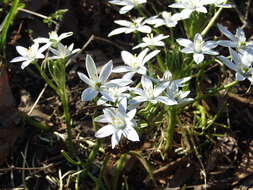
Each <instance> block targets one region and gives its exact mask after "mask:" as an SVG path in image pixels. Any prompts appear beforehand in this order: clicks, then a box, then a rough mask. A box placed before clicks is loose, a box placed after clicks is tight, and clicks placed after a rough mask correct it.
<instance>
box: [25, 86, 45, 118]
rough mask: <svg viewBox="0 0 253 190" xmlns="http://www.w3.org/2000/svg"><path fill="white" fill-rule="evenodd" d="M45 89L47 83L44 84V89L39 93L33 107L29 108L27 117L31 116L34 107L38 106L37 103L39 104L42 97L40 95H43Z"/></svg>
mask: <svg viewBox="0 0 253 190" xmlns="http://www.w3.org/2000/svg"><path fill="white" fill-rule="evenodd" d="M46 88H47V83H45V85H44V88H43V89H42V90H41V92H40V94H39V96H38V98H37V99H36V101H35V102H34V104H33V106H32V107H31V109H30V111H29V112H28V114H27V115H31V114H32V112H33V110H34V108H35V106H36V105H37V104H38V102H39V100H40V98H41V97H42V95H43V94H44V92H45V90H46Z"/></svg>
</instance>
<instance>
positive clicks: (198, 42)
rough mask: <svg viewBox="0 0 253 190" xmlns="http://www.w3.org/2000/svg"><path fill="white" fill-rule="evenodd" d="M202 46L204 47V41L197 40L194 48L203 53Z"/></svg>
mask: <svg viewBox="0 0 253 190" xmlns="http://www.w3.org/2000/svg"><path fill="white" fill-rule="evenodd" d="M202 47H203V43H202V41H200V40H196V42H195V43H194V50H195V52H196V53H201V52H202Z"/></svg>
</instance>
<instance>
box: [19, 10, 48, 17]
mask: <svg viewBox="0 0 253 190" xmlns="http://www.w3.org/2000/svg"><path fill="white" fill-rule="evenodd" d="M18 10H19V11H22V12H25V13H28V14H31V15H34V16H37V17H40V18H43V19H49V17H47V16H45V15H43V14H40V13H36V12H34V11H31V10H28V9H23V8H18Z"/></svg>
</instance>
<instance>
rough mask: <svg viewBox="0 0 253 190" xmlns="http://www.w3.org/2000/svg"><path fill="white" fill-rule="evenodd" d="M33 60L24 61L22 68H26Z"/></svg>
mask: <svg viewBox="0 0 253 190" xmlns="http://www.w3.org/2000/svg"><path fill="white" fill-rule="evenodd" d="M31 62H32V61H31V60H27V61H24V62H23V63H22V65H21V69H24V68H26V67H27V66H28V65H29V64H30V63H31Z"/></svg>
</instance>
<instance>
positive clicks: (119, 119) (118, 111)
mask: <svg viewBox="0 0 253 190" xmlns="http://www.w3.org/2000/svg"><path fill="white" fill-rule="evenodd" d="M126 111H127V101H126V98H125V99H123V100H122V101H121V102H120V104H119V107H118V108H105V109H104V110H103V112H104V114H103V115H101V116H98V117H97V118H95V121H96V122H101V123H108V125H106V126H104V127H102V128H101V129H99V130H98V131H97V132H96V133H95V136H96V137H97V138H104V137H107V136H110V135H112V137H111V144H112V148H114V147H115V146H116V145H117V144H118V143H119V141H120V138H121V136H122V135H123V136H125V137H126V138H127V139H128V140H130V141H139V136H138V133H137V132H136V131H135V129H134V127H135V126H136V122H135V121H134V119H133V118H134V116H135V114H136V110H135V109H133V110H131V111H129V112H128V113H126Z"/></svg>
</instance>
